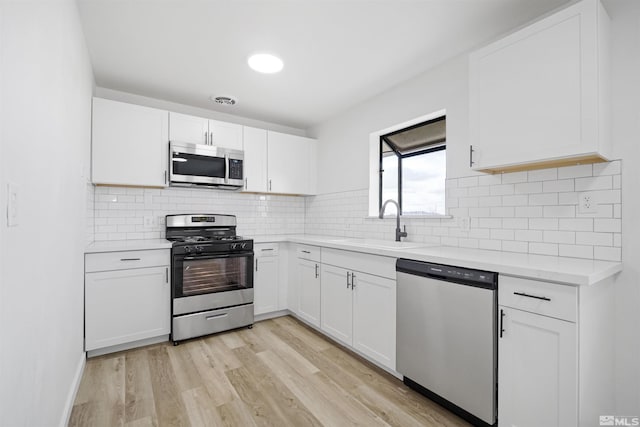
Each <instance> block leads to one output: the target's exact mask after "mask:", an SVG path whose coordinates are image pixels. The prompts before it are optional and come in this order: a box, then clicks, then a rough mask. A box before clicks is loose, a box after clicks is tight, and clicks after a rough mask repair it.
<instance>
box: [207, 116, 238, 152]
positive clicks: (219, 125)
mask: <svg viewBox="0 0 640 427" xmlns="http://www.w3.org/2000/svg"><path fill="white" fill-rule="evenodd" d="M209 143H210V144H211V145H214V146H216V147H224V148H231V149H233V150H242V126H241V125H237V124H235V123H227V122H220V121H217V120H209Z"/></svg>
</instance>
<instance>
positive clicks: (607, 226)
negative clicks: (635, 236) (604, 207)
mask: <svg viewBox="0 0 640 427" xmlns="http://www.w3.org/2000/svg"><path fill="white" fill-rule="evenodd" d="M593 230H594V231H601V232H605V233H607V232H608V233H620V232H621V231H622V221H621V220H620V219H616V218H612V219H604V218H597V219H595V220H594V222H593Z"/></svg>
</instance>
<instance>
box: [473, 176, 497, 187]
mask: <svg viewBox="0 0 640 427" xmlns="http://www.w3.org/2000/svg"><path fill="white" fill-rule="evenodd" d="M497 184H502V175H501V174H496V175H480V176H479V177H478V185H480V186H483V185H497Z"/></svg>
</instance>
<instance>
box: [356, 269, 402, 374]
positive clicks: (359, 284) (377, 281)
mask: <svg viewBox="0 0 640 427" xmlns="http://www.w3.org/2000/svg"><path fill="white" fill-rule="evenodd" d="M353 347H354V348H355V349H356V350H358V351H360V352H362V353H363V354H365V355H367V356H369V357H371V358H372V359H373V360H376V361H377V362H379V363H381V364H383V365H384V366H386V367H388V368H390V369H395V368H396V281H395V280H391V279H387V278H384V277H379V276H373V275H371V274H365V273H360V272H356V273H355V278H354V279H353Z"/></svg>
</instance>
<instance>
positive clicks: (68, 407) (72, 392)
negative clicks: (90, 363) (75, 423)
mask: <svg viewBox="0 0 640 427" xmlns="http://www.w3.org/2000/svg"><path fill="white" fill-rule="evenodd" d="M86 363H87V357H86V354H85V352H84V351H83V352H82V354H81V356H80V360H79V361H78V367H77V368H76V374H75V375H74V376H73V382H72V383H71V388H70V389H69V393H68V395H67V401H66V403H65V405H64V411H63V412H62V418H61V419H60V424H59V425H60V427H66V426H68V425H69V419H70V418H71V411H72V410H73V403H74V402H75V401H76V395H77V394H78V389H80V382H81V381H82V374H83V373H84V367H85V365H86Z"/></svg>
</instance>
